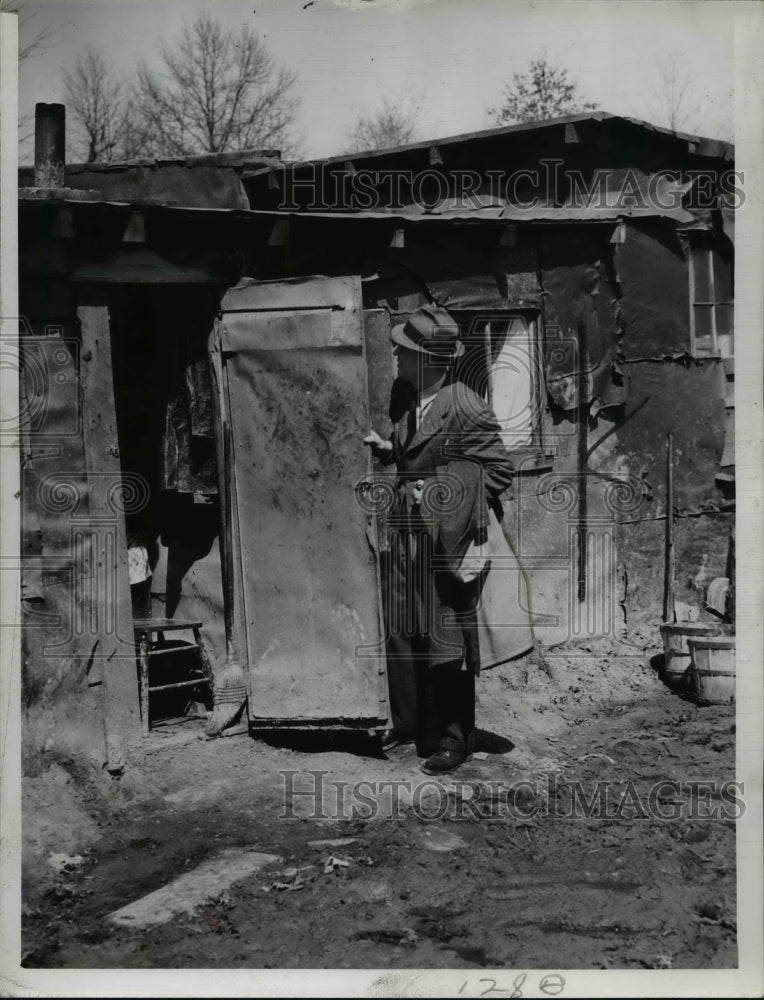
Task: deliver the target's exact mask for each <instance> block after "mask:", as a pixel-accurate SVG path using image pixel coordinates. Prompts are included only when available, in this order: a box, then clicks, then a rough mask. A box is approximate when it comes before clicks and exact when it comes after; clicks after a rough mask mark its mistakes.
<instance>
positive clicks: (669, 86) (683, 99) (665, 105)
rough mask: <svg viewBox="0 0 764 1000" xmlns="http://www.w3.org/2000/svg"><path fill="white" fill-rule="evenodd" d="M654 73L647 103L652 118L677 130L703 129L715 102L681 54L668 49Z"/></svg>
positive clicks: (653, 120) (658, 123) (694, 131)
mask: <svg viewBox="0 0 764 1000" xmlns="http://www.w3.org/2000/svg"><path fill="white" fill-rule="evenodd" d="M655 76H656V80H657V82H656V84H655V86H653V87H652V89H651V90H650V91H649V93H648V99H647V104H646V107H647V114H648V115H649V117H650V120H651V121H652V122H653V123H654V124H656V125H664V126H666V127H667V128H670V129H673V130H674V131H678V132H691V133H697V132H700V130H701V128H703V123H704V121H705V120H706V118H707V117H708V112H709V109H710V106H711V104H712V103H713V102H711V101H710V98H709V95H708V94H707V93H705V91H704V88H703V86H702V82H700V81H698V80H697V79H696V78H695V77H694V76H693V74H692V73H690V71H689V70H688V69H687V67H686V65H685V64H684V63H683V59H682V54H681V53H680V52H666V53H665V54H664V55H663V56H661V57H659V58H658V59H657V60H656V62H655Z"/></svg>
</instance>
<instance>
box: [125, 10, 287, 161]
mask: <svg viewBox="0 0 764 1000" xmlns="http://www.w3.org/2000/svg"><path fill="white" fill-rule="evenodd" d="M137 79H138V83H137V92H136V104H135V109H136V121H137V122H139V123H140V125H139V126H137V127H139V131H140V132H141V135H142V141H143V142H144V143H145V148H144V150H143V152H144V153H152V154H154V155H163V156H184V155H187V154H189V153H221V152H225V151H226V150H235V149H246V148H257V147H259V148H273V147H279V148H281V149H282V152H283V151H284V149H285V147H286V148H288V147H289V143H290V131H291V128H292V126H293V122H294V119H295V115H296V113H297V110H298V106H299V100H298V97H297V95H296V78H295V76H294V74H293V73H292V72H290V71H289V70H288V69H286V68H285V67H283V66H277V65H276V63H275V62H274V60H273V58H272V57H271V55H270V54H269V52H268V50H267V49H266V47H265V46H264V45H263V43H262V42H261V41H260V39H259V38H258V36H257V34H255V32H253V31H252V29H251V28H249V27H248V26H244V27H243V28H242V29H241V30H240V31H238V32H237V31H233V30H227V29H225V28H224V27H223V26H222V25H221V24H220V23H219V22H218V21H215V20H214V19H213V18H212V17H211V16H210V15H209V14H206V13H205V14H201V15H199V16H198V17H197V18H196V19H195V20H194V21H192V22H191V23H187V24H186V25H184V27H183V29H182V31H181V34H180V37H179V38H178V40H177V41H176V42H175V43H174V44H173V45H171V46H167V45H163V46H162V48H161V67H160V69H159V70H158V71H157V70H154V69H151V68H149V67H148V66H147V65H146V64H145V63H144V64H142V65H141V66H140V67H139V69H138V78H137Z"/></svg>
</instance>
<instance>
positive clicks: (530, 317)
mask: <svg viewBox="0 0 764 1000" xmlns="http://www.w3.org/2000/svg"><path fill="white" fill-rule="evenodd" d="M449 312H450V314H451V315H452V316H453V317H454V319H455V320H456V321H457V323H458V324H459V328H460V330H461V333H462V340H463V341H464V342H465V343H468V339H469V338H474V337H475V336H476V334H474V333H471V332H470V330H471V329H472V327H473V326H474V324H476V323H477V322H481V321H485V323H486V328H485V329H484V330H483V331H482V333H483V344H484V352H485V353H484V356H485V359H486V369H487V373H488V377H487V379H486V391H484V392H482V393H480V395H482V397H483V399H484V400H485V402H486V403H487V404H488V405H489V406H490V407H491V408H493V379H492V377H491V369H492V367H493V363H494V362H493V357H494V355H493V352H492V347H493V344H494V343H495V342H494V341H492V339H491V335H492V333H493V331H491V329H490V324H491V322H496V321H502V322H511V321H512V320H513V319H517V318H520V319H522V320H523V322H524V323H525V324H526V327H527V329H528V333H529V338H530V341H531V344H532V350H533V362H532V365H533V372H534V377H533V380H532V384H531V394H532V404H531V405H532V411H533V414H534V418H533V426H532V428H531V441H530V443H529V444H525V445H519V446H517V447H511V446H507V450H508V452H509V453H510V454H511V455H513V456H528V460H529V461H530V464H532V465H534V464H538V462H534V461H532V460H533V459H536V460H541V459H542V457H543V458H545V459H547V460H548V459H550V458H551V455H548V454H547V452H548V451H549V449H548V448H546V447H545V446H546V444H547V442H545V440H544V438H545V434H544V419H543V413H544V406H545V403H546V383H545V374H544V358H543V345H542V343H541V313H540V311H539V310H538V309H533V308H527V307H526V308H523V307H517V308H512V307H507V308H488V309H485V308H482V309H481V308H475V307H473V308H470V309H454V308H452V309H449ZM486 334H487V336H486ZM496 334H498V331H496ZM457 372H458V368H457ZM473 388H475V387H474V386H473ZM475 391H479V390H478V389H475ZM524 464H527V463H524ZM542 464H544V465H547V464H549V463H548V461H544V462H543V463H542Z"/></svg>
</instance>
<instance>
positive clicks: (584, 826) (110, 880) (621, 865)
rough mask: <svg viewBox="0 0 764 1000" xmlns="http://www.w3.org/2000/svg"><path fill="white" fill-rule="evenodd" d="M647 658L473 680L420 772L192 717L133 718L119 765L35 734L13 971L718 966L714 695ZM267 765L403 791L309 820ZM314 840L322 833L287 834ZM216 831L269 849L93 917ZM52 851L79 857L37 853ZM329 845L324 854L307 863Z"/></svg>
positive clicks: (729, 771) (718, 754)
mask: <svg viewBox="0 0 764 1000" xmlns="http://www.w3.org/2000/svg"><path fill="white" fill-rule="evenodd" d="M652 652H654V650H653V651H652ZM650 654H651V650H650V649H649V648H645V647H643V648H635V647H625V646H620V645H618V644H616V645H613V646H610V647H607V646H600V647H599V648H597V649H594V648H592V647H588V648H579V649H574V650H570V649H569V650H566V651H564V652H562V651H557V652H552V653H549V652H547V653H546V654H545V655H544V656H534V657H533V658H532V659H530V660H528V661H524V662H523V663H522V664H519V665H518V664H515V665H508V666H506V667H503V668H498V669H497V670H495V671H491V672H490V673H487V674H486V675H485V676H484V677H483V678H481V679H480V703H479V725H480V726H481V729H482V731H483V732H484V734H486V735H484V736H483V738H482V743H481V747H482V749H481V750H480V752H479V753H478V755H477V756H476V757H475V758H473V760H472V761H471V762H470V763H469V764H467V765H465V766H464V767H463V768H462V769H461V770H460V771H459V772H458V773H457V774H456V775H454V776H453V778H444V779H442V781H441V782H440V783H437V782H435V781H434V780H433V779H429V778H426V776H424V775H422V774H421V773H420V772H419V770H418V765H419V763H420V762H419V761H418V759H417V757H416V754H415V752H414V751H413V749H411V748H408V747H399V748H397V749H395V750H392V751H389V752H388V753H387V754H382V753H380V751H379V748H378V745H377V744H376V743H375V741H374V740H371V739H367V738H362V739H356V740H354V741H352V742H350V743H348V742H347V741H343V740H342V738H340V737H332V739H331V740H328V739H323V740H321V739H317V740H313V741H308V740H306V739H305V738H303V739H302V740H301V742H299V741H295V740H294V739H293V740H292V741H291V742H290V741H289V740H287V739H286V738H271V739H269V741H268V742H264V741H263V740H254V739H252V738H250V737H249V736H246V735H242V736H235V737H230V738H226V739H218V740H214V741H204V740H203V739H202V738H201V723H199V722H191V723H187V724H185V725H184V726H182V727H176V728H175V729H173V730H169V729H167V730H164V731H160V730H157V731H156V732H154V733H152V736H151V737H150V738H149V739H148V740H146V741H143V743H142V744H141V746H140V747H138V748H137V749H136V750H135V751H134V752H133V753H132V757H131V761H130V766H129V767H128V769H127V770H126V772H125V773H124V775H123V776H122V777H120V778H119V779H114V778H110V777H109V776H108V775H107V774H105V773H101V774H96V773H95V772H93V771H91V770H88V769H87V767H85V766H84V765H78V763H77V762H76V761H74V760H72V759H67V758H66V757H63V756H61V755H57V754H56V752H55V750H52V751H51V752H50V753H49V754H46V755H45V757H44V758H43V760H42V761H39V762H36V763H35V764H34V766H33V767H29V768H28V770H29V771H30V772H31V773H29V774H28V775H27V777H26V778H25V781H24V817H23V820H24V903H23V915H22V920H23V964H24V965H25V966H26V967H29V968H34V967H76V968H104V967H119V968H138V967H140V968H179V967H180V968H182V967H200V968H216V967H218V968H248V967H250V968H300V967H305V968H333V967H338V968H465V969H477V968H502V967H507V968H518V967H520V968H522V967H525V968H535V969H555V968H582V969H587V968H589V969H623V968H626V969H628V968H636V969H639V968H648V969H653V968H658V969H663V968H674V969H682V968H705V967H713V968H722V967H724V968H731V967H735V966H736V964H737V951H736V924H735V913H736V908H735V823H734V815H735V812H736V809H735V803H734V791H733V793H732V801H731V800H730V796H729V794H728V797H727V799H725V798H724V797H723V795H722V796H721V797H720V792H719V788H718V786H719V785H720V784H721V783H722V782H724V781H732V780H734V776H735V775H734V768H735V763H734V746H735V735H734V734H735V719H734V708H732V707H719V706H706V707H702V706H699V705H697V704H695V703H694V702H693V701H692V700H690V699H689V698H687V697H686V696H682V695H681V694H678V693H676V692H672V691H670V690H668V689H667V688H666V687H665V686H664V685H663V684H662V683H661V682H660V680H659V679H658V677H657V676H656V673H655V669H654V665H655V660H654V659H653V663H652V665H651V662H650V660H651V655H650ZM497 737H500V738H501V739H497ZM284 771H292V772H295V771H296V772H298V774H297V776H296V777H295V779H294V781H295V782H296V783H297V787H298V789H303V790H304V789H306V788H309V787H310V782H312V781H313V780H314V779H313V778H311V777H310V776H309V775H308V772H310V771H315V772H324V773H323V775H322V780H323V782H324V785H323V787H324V789H325V791H326V790H327V789H329V790H332V789H335V788H336V784H332V782H337V781H346V782H350V783H351V784H352V782H356V781H359V780H362V779H368V780H376V781H383V780H387V781H399V782H404V783H406V782H408V783H409V784H408V785H405V784H404V785H403V786H401V788H402V789H403V792H402V793H401V795H402V796H403V800H405V801H406V802H408V799H407V798H406V796H407V794H408V793H407V791H406V789H408V790H409V792H410V791H411V789H412V788H418V790H419V791H418V792H417V793H416V794H417V796H418V798H415V803H416V805H415V806H410V807H405V808H402V809H401V815H400V816H399V817H398V818H385V817H384V816H376V817H374V818H368V814H369V812H370V811H371V809H372V808H377V809H382V811H384V810H385V807H386V806H387V804H388V800H387V798H386V796H385V795H384V794H380V795H378V796H377V798H376V799H373V803H374V805H373V806H370V805H368V804H367V805H366V806H365V807H364V806H363V803H362V802H360V800H358V799H356V798H354V797H353V796H352V795H351V796H350V799H347V796H346V801H347V802H349V806H348V808H350V806H352V805H353V804H355V805H356V807H359V802H360V811H357V813H356V817H355V818H353V817H352V816H348V818H344V819H338V818H332V816H329V818H321V817H320V807H321V804H320V803H319V815H318V816H316V815H314V814H313V808H314V800H313V799H310V798H305V797H302V798H300V797H297V798H295V799H293V800H292V808H291V809H289V808H287V807H285V804H284V791H283V789H284V784H285V781H287V780H290V779H285V778H284V777H283V775H282V774H281V773H280V772H284ZM316 780H318V779H316ZM663 781H668V782H675V783H678V784H674V785H671V784H668V785H667V784H664V785H663V786H662V787H659V788H657V789H656V785H659V783H660V782H663ZM301 782H302V783H301ZM304 782H308V784H305V783H304ZM575 782H579V783H581V784H580V785H579V786H578V787H579V788H580V790H581V791H582V792H583V794H584V795H585V796H586V798H587V799H588V800H593V801H594V802H595V807H596V802H597V800H596V798H594V799H593V796H594V795H595V792H596V788H597V783H598V782H599V783H602V784H601V788H602V789H605V790H606V792H607V794H608V795H609V798H607V799H606V800H605V805H602V804H601V805H600V807H599V809H597V808H594V811H590V814H589V816H588V817H587V816H586V815H583V814H582V812H581V808H580V800H579V809H578V815H573V810H572V809H571V802H572V801H573V794H574V793H572V792H571V788H570V786H571V784H573V783H575ZM693 782H696V783H700V784H698V785H696V786H695V787H694V791H693V786H692V783H693ZM711 782H716V783H717V787H716V788H714V787H712V786H710V785H709V783H711ZM630 783H631V784H630ZM651 789H652V793H651ZM603 794H605V792H603ZM651 794H652V797H651ZM366 796H367V802H368V800H369V790H368V788H367V789H366ZM335 797H336V796H335V794H334V793H333V792H332V794H328V793H327V794H326V795H325V796H324V809H325V810H330V809H331V807H332V805H333V803H334V799H335ZM409 797H410V796H409ZM465 803H467V805H465ZM619 803H620V810H619ZM651 806H652V811H651ZM656 810H661V811H662V813H663V815H664V816H668V817H671V816H672V815H673V817H674V818H664V819H661V818H659V817H657V816H656V815H655V811H656ZM387 811H388V812H389V811H390V810H389V809H387ZM285 812H287V813H290V812H291V813H292V814H293V815H292V816H291V818H289V817H287V818H285V816H284V813H285ZM584 812H585V810H584ZM327 815H328V812H327ZM428 817H435V818H428ZM327 839H329V840H332V839H341V840H345V841H346V842H345V843H342V844H337V845H334V846H326V845H324V846H318V847H316V846H312V844H311V842H312V841H315V840H327ZM237 847H250V848H251V847H257V848H258V849H261V850H263V851H266V852H268V853H272V854H274V855H277V856H278V858H279V859H280V860H279V861H278V862H276V863H274V864H272V865H270V866H269V867H266V868H263V869H262V870H261V871H259V872H257V873H256V874H255V875H253V876H251V877H248V878H246V879H244V880H243V881H239V882H237V883H235V884H233V885H231V886H230V887H228V888H226V889H225V891H223V892H222V894H221V895H220V896H219V897H218V898H217V899H215V900H212V901H210V902H207V903H205V904H203V905H201V906H200V907H199V908H198V909H197V910H196V911H195V912H193V914H191V915H183V916H177V917H175V918H174V919H173V920H171V921H170V922H168V923H165V924H162V925H161V926H158V927H150V928H147V929H143V930H142V929H137V928H125V927H121V926H116V925H113V924H112V923H110V922H109V920H108V919H107V917H108V915H109V914H110V913H112V912H113V911H115V910H116V909H118V908H120V907H122V906H124V905H125V904H127V903H129V902H131V901H133V900H136V899H139V898H140V897H142V896H145V895H146V894H147V893H150V892H152V891H153V890H155V889H157V888H158V887H159V886H162V885H164V884H166V883H169V882H171V881H172V880H173V879H175V878H177V877H178V876H179V875H181V874H183V873H184V872H188V871H191V870H192V869H193V868H194V867H195V866H197V865H199V864H200V863H201V862H203V861H204V860H205V859H206V858H210V857H212V856H214V855H215V854H217V853H219V852H220V851H221V850H222V849H224V848H237ZM52 853H64V854H66V855H69V856H75V855H79V856H80V857H81V858H82V859H83V860H82V862H81V863H77V862H75V863H72V864H71V865H67V864H65V863H63V864H62V862H61V861H60V859H59V864H58V869H57V870H54V867H53V864H54V861H55V859H54V861H53V862H52V861H51V860H50V855H51V854H52ZM330 857H335V858H337V859H339V861H341V862H347V865H344V864H340V865H337V864H335V865H334V867H333V868H332V870H331V871H330V872H325V867H326V863H327V861H328V859H329V858H330Z"/></svg>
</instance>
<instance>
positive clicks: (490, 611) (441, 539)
mask: <svg viewBox="0 0 764 1000" xmlns="http://www.w3.org/2000/svg"><path fill="white" fill-rule="evenodd" d="M396 389H397V392H396ZM401 396H403V398H401ZM415 406H416V400H415V399H413V398H411V396H409V397H408V398H406V394H405V392H404V393H403V394H402V393H401V387H400V384H398V385H397V386H396V387H394V391H393V397H392V401H391V413H390V415H391V418H392V420H393V422H394V424H395V428H394V431H393V434H392V437H391V440H392V443H393V452H392V461H393V462H394V463H395V466H396V476H397V478H396V490H395V501H394V506H393V509H392V511H391V513H390V571H389V574H388V586H387V588H386V591H387V592H386V595H385V598H386V602H387V607H386V619H387V626H388V629H390V628H394V629H397V630H399V631H398V633H397V634H399V635H400V634H401V631H400V630H403V632H404V633H406V634H410V635H411V636H412V639H413V642H414V643H415V645H416V651H417V655H419V656H420V657H421V656H424V657H425V658H426V660H427V661H428V662H429V663H430V664H431V665H435V664H438V663H444V662H447V661H453V660H455V659H460V658H462V657H465V658H466V661H467V664H468V666H470V667H471V668H472V669H473V670H474V671H475V672H476V673H478V672H479V671H480V669H481V667H482V668H485V667H491V666H496V665H497V664H499V663H503V662H504V661H506V660H508V659H511V658H513V657H516V656H519V655H521V654H522V653H525V652H527V651H528V650H529V649H531V648H532V645H533V638H532V633H531V629H530V608H529V602H528V596H529V595H528V587H527V583H526V580H525V577H524V574H523V572H522V570H521V568H520V564H519V562H518V560H517V558H516V556H515V554H514V552H513V551H512V548H511V547H510V545H509V543H508V541H507V539H506V537H505V533H504V531H503V530H502V519H503V509H502V504H501V499H500V496H501V494H502V493H504V492H505V491H506V490H507V489H508V487H509V486H510V485H511V482H512V476H513V467H512V462H511V459H510V457H509V454H508V452H507V450H506V448H505V447H504V445H503V443H502V441H501V437H500V434H499V431H500V428H499V425H498V422H497V420H496V417H495V415H494V413H493V411H492V410H491V409H490V407H488V406H487V405H486V404H485V402H484V401H483V400H482V399H481V398H480V397H479V396H478V395H477V394H476V393H475V392H473V391H472V390H471V389H470V388H468V387H467V386H466V385H464V384H463V383H462V382H458V381H455V382H449V383H447V384H446V385H444V386H443V387H442V388H441V389H440V390H439V392H438V393H437V395H436V396H435V398H434V399H433V400H432V402H431V403H430V404H429V406H428V407H427V409H426V410H425V411H424V414H423V416H422V419H421V422H420V424H419V426H418V427H417V426H416V416H415ZM417 480H422V483H423V488H422V498H421V501H420V502H419V503H417V502H415V496H414V484H415V483H416V481H417ZM471 545H478V546H479V549H478V550H477V551H478V552H479V554H480V556H484V557H485V559H486V561H485V564H484V568H483V570H482V571H481V572H480V574H479V575H478V577H477V578H476V579H474V580H472V581H470V582H463V580H462V578H461V577H460V574H459V570H460V567H461V566H462V559H463V557H464V555H465V553H466V552H467V550H468V547H470V546H471ZM473 551H474V550H472V549H471V553H472V552H473Z"/></svg>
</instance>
